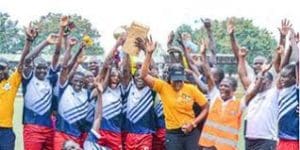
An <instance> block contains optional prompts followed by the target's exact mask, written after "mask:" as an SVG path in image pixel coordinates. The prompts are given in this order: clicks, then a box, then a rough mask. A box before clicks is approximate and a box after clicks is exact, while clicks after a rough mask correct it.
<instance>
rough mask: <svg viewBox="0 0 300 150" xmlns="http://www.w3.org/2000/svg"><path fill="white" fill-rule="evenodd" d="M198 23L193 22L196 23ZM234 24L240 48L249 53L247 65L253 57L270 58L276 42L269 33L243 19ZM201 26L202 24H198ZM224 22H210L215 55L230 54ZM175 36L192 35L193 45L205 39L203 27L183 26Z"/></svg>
mask: <svg viewBox="0 0 300 150" xmlns="http://www.w3.org/2000/svg"><path fill="white" fill-rule="evenodd" d="M198 22H199V21H195V23H198ZM234 22H235V35H236V39H237V41H238V43H239V45H240V46H244V47H247V48H248V50H249V52H248V56H247V60H248V62H249V63H252V62H253V59H254V57H255V56H258V55H262V56H265V57H267V58H270V57H271V56H272V54H273V51H274V49H275V48H276V45H277V43H276V40H275V38H274V37H273V36H272V34H271V33H270V32H268V31H267V29H265V28H260V27H257V26H255V25H254V24H253V21H252V20H249V19H245V18H234ZM199 23H201V25H202V22H199ZM226 23H227V19H226V20H221V21H218V20H213V21H212V30H213V35H214V37H215V40H216V44H217V50H218V51H217V53H221V54H230V53H232V51H231V45H230V40H229V35H228V34H227V29H226ZM176 32H177V34H178V33H182V32H188V33H192V38H193V42H194V43H198V42H197V41H199V40H200V39H202V38H206V39H207V34H206V30H205V28H204V26H201V27H200V28H197V29H195V30H193V29H192V28H191V26H189V25H186V24H183V25H181V26H179V27H178V28H177V30H176ZM225 68H226V69H227V70H225V71H226V72H229V71H230V72H232V71H233V70H235V69H233V68H230V67H229V66H227V67H225Z"/></svg>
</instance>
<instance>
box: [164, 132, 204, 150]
mask: <svg viewBox="0 0 300 150" xmlns="http://www.w3.org/2000/svg"><path fill="white" fill-rule="evenodd" d="M178 130H179V129H178ZM199 138H200V131H199V130H198V129H194V130H193V131H192V132H190V133H188V134H184V133H183V132H180V131H179V132H178V133H175V132H168V130H167V133H166V149H167V150H199V146H198V142H199Z"/></svg>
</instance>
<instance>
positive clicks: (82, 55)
mask: <svg viewBox="0 0 300 150" xmlns="http://www.w3.org/2000/svg"><path fill="white" fill-rule="evenodd" d="M86 59H87V57H86V56H85V55H84V54H83V52H81V53H80V55H79V56H78V58H77V63H78V64H82V63H83V62H84V61H85V60H86Z"/></svg>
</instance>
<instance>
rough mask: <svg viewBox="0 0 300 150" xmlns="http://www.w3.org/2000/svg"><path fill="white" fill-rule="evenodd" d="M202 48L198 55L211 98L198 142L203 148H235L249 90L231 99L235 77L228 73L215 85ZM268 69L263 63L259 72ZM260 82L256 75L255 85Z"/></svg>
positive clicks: (230, 149) (235, 82)
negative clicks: (239, 97) (228, 75)
mask: <svg viewBox="0 0 300 150" xmlns="http://www.w3.org/2000/svg"><path fill="white" fill-rule="evenodd" d="M205 49H206V46H205V44H202V46H201V59H202V60H203V61H204V66H203V69H204V72H205V75H206V77H207V79H208V88H209V96H210V98H211V101H210V109H209V113H208V117H207V120H206V122H205V124H204V128H203V130H202V134H201V137H200V140H199V145H200V146H201V147H202V149H203V150H216V149H217V150H235V149H237V142H238V133H239V129H240V125H241V118H242V112H243V108H244V106H245V104H246V103H249V101H250V99H251V98H249V97H248V95H251V92H250V93H248V94H247V95H246V97H245V98H244V99H243V101H241V100H237V99H235V97H234V92H235V90H236V87H237V81H236V79H234V78H231V77H225V78H224V79H223V80H222V81H221V83H220V84H219V87H218V88H219V89H218V88H217V87H216V84H215V82H214V78H213V75H212V74H211V73H210V69H209V66H208V64H207V62H206V56H205ZM240 53H243V51H242V52H240ZM269 69H270V67H269V66H266V65H264V66H263V69H262V72H261V74H262V75H263V74H264V73H265V72H266V71H268V70H269ZM260 82H261V79H258V80H257V82H256V85H255V86H257V85H259V84H260Z"/></svg>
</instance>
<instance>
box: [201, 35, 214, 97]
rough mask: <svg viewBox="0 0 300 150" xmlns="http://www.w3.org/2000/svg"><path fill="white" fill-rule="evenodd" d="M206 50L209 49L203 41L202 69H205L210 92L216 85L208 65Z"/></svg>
mask: <svg viewBox="0 0 300 150" xmlns="http://www.w3.org/2000/svg"><path fill="white" fill-rule="evenodd" d="M206 49H207V42H206V41H204V40H202V42H201V47H200V53H201V60H202V63H203V64H202V68H203V72H204V75H205V76H206V78H207V85H208V91H211V90H212V89H213V88H214V87H215V86H216V83H215V80H214V77H213V75H212V73H211V70H210V67H209V65H208V61H207V58H206Z"/></svg>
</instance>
